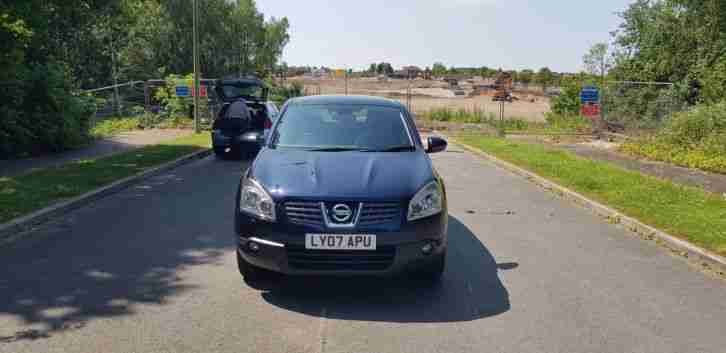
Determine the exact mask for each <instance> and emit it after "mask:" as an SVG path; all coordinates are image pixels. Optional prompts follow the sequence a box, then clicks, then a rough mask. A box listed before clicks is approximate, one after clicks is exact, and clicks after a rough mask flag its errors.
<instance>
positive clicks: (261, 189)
mask: <svg viewBox="0 0 726 353" xmlns="http://www.w3.org/2000/svg"><path fill="white" fill-rule="evenodd" d="M260 139H263V138H262V137H260ZM261 144H262V149H261V151H260V153H259V154H258V155H257V157H256V158H255V160H254V161H253V162H252V165H251V166H250V167H249V169H248V170H247V171H246V172H245V173H244V175H243V177H242V180H241V181H240V185H239V187H238V190H237V198H236V200H237V202H236V205H235V232H236V236H237V241H238V246H237V260H238V264H239V270H240V273H241V274H242V275H243V276H245V278H247V279H248V280H254V279H257V278H259V277H260V276H262V275H264V274H266V273H269V272H270V271H274V272H281V273H284V274H293V275H297V274H301V275H306V274H337V275H356V274H366V275H388V274H394V273H402V272H403V273H411V274H415V275H418V276H423V277H425V278H428V279H434V280H435V279H438V278H439V277H440V276H441V274H442V273H443V270H444V263H445V258H446V244H447V238H446V230H447V219H448V218H447V206H446V189H445V187H444V182H443V180H442V179H441V177H440V176H439V175H438V173H437V172H436V170H435V169H434V167H433V165H432V163H431V159H430V158H429V157H428V155H427V153H433V152H439V151H443V150H444V149H446V141H444V140H443V139H441V138H437V137H429V138H428V139H427V144H426V146H425V147H424V145H423V144H422V142H421V138H420V136H419V134H418V131H417V130H416V126H415V125H414V121H413V119H412V117H411V115H410V114H409V112H408V110H406V108H405V107H404V106H403V105H401V104H400V103H398V102H395V101H391V100H387V99H383V98H374V97H360V96H313V97H302V98H295V99H291V100H290V101H288V102H287V103H286V104H285V106H284V107H283V109H282V112H281V115H280V117H279V118H278V119H277V121H276V122H275V124H274V125H273V127H272V130H271V132H270V134H269V136H268V138H267V139H265V141H264V142H261Z"/></svg>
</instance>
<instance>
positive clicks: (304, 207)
mask: <svg viewBox="0 0 726 353" xmlns="http://www.w3.org/2000/svg"><path fill="white" fill-rule="evenodd" d="M285 215H286V216H287V220H288V221H289V222H290V223H295V224H302V225H313V226H322V225H323V214H322V212H320V202H309V201H288V202H285Z"/></svg>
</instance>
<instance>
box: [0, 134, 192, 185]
mask: <svg viewBox="0 0 726 353" xmlns="http://www.w3.org/2000/svg"><path fill="white" fill-rule="evenodd" d="M191 133H192V132H191V131H190V130H181V129H154V130H139V131H129V132H124V133H121V134H119V135H116V136H113V137H109V138H106V139H102V140H97V141H94V142H93V143H92V144H91V145H90V146H88V147H85V148H81V149H77V150H72V151H66V152H61V153H57V154H52V155H46V156H42V157H35V158H25V159H10V160H7V159H3V160H0V177H7V176H16V175H20V174H25V173H28V172H30V171H33V170H35V169H41V168H48V167H55V166H59V165H62V164H65V163H68V162H73V161H79V160H83V159H90V158H98V157H103V156H108V155H111V154H115V153H119V152H123V151H128V150H131V149H134V148H139V147H143V146H146V145H153V144H157V143H159V142H162V141H166V140H171V139H174V138H177V137H180V136H184V135H188V134H191Z"/></svg>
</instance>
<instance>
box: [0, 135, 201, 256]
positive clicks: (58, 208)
mask: <svg viewBox="0 0 726 353" xmlns="http://www.w3.org/2000/svg"><path fill="white" fill-rule="evenodd" d="M211 153H212V150H211V149H205V150H202V151H198V152H193V153H190V154H187V155H185V156H182V157H179V158H177V159H175V160H173V161H171V162H167V163H164V164H162V165H160V166H157V167H154V168H151V169H149V170H145V171H143V172H140V173H138V174H135V175H132V176H129V177H126V178H123V179H121V180H117V181H115V182H113V183H111V184H109V185H106V186H102V187H100V188H98V189H95V190H91V191H89V192H87V193H85V194H82V195H80V196H76V197H74V198H72V199H70V200H66V201H63V202H59V203H56V204H53V205H51V206H48V207H45V208H42V209H40V210H38V211H35V212H32V213H30V214H28V215H25V216H21V217H19V218H15V219H13V220H11V221H9V222H6V223H3V224H0V246H2V245H4V244H7V243H10V242H12V241H13V240H15V239H16V238H19V235H20V234H22V233H25V232H26V231H28V230H31V229H33V228H34V227H36V226H38V225H40V224H42V223H44V222H46V221H48V220H49V219H51V218H54V217H58V216H60V215H62V214H65V213H68V212H70V211H72V210H74V209H77V208H79V207H81V206H83V205H86V204H88V203H91V202H93V201H96V200H99V199H101V198H103V197H106V196H108V195H111V194H114V193H116V192H118V191H120V190H123V189H125V188H127V187H129V186H130V185H132V184H135V183H137V182H139V181H141V180H144V179H147V178H149V177H152V176H155V175H157V174H160V173H163V172H165V171H167V170H170V169H174V168H176V167H179V166H181V165H183V164H186V163H189V162H191V161H193V160H197V159H202V158H204V157H207V156H209V155H210V154H211Z"/></svg>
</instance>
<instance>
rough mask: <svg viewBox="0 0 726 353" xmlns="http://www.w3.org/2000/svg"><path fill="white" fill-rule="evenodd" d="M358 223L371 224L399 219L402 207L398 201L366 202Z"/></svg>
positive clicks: (361, 224) (362, 224)
mask: <svg viewBox="0 0 726 353" xmlns="http://www.w3.org/2000/svg"><path fill="white" fill-rule="evenodd" d="M360 212H361V214H360V218H359V219H358V225H360V226H370V225H376V224H382V223H388V222H392V221H395V220H398V218H399V216H400V215H401V207H400V206H399V203H398V202H379V203H364V204H363V208H362V209H361V210H360Z"/></svg>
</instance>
